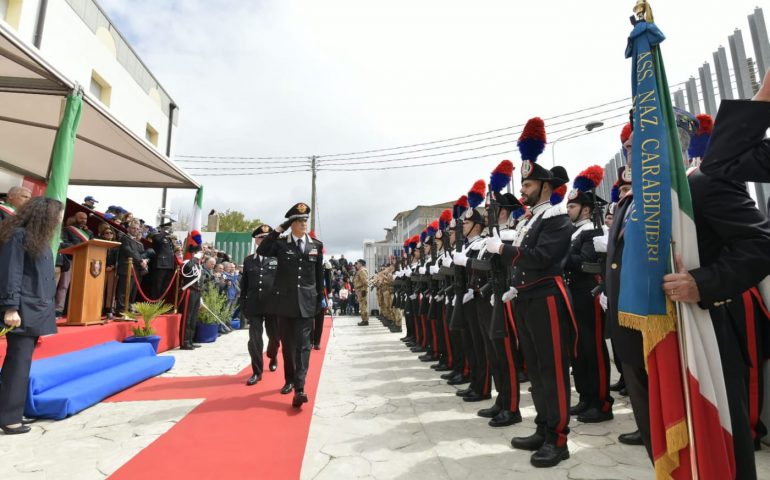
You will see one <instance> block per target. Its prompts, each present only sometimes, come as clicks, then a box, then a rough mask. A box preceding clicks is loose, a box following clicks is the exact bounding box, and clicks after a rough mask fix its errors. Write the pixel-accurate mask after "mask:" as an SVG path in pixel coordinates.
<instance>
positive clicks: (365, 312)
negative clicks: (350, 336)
mask: <svg viewBox="0 0 770 480" xmlns="http://www.w3.org/2000/svg"><path fill="white" fill-rule="evenodd" d="M353 288H355V289H356V296H357V297H358V308H359V310H360V311H361V321H360V322H358V325H359V326H360V327H364V326H366V325H369V272H367V271H366V262H365V261H364V260H358V261H357V262H356V274H355V276H354V277H353Z"/></svg>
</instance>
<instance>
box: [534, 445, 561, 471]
mask: <svg viewBox="0 0 770 480" xmlns="http://www.w3.org/2000/svg"><path fill="white" fill-rule="evenodd" d="M568 458H569V450H568V449H567V446H566V445H565V446H563V447H557V446H556V445H554V444H552V443H544V444H543V446H542V447H540V449H539V450H538V451H537V452H535V453H533V454H532V456H531V457H529V463H531V464H532V465H533V466H535V467H537V468H548V467H555V466H556V465H558V464H559V462H561V461H562V460H566V459H568Z"/></svg>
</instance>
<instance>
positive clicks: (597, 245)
mask: <svg viewBox="0 0 770 480" xmlns="http://www.w3.org/2000/svg"><path fill="white" fill-rule="evenodd" d="M609 237H610V236H609V234H607V235H602V236H601V237H594V250H596V253H607V242H608V241H609Z"/></svg>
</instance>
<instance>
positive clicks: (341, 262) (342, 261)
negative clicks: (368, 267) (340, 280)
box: [339, 255, 348, 271]
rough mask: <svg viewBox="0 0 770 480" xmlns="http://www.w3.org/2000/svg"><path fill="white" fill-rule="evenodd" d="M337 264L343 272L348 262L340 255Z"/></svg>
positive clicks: (346, 268)
mask: <svg viewBox="0 0 770 480" xmlns="http://www.w3.org/2000/svg"><path fill="white" fill-rule="evenodd" d="M339 264H340V267H341V268H342V270H343V271H347V270H348V260H347V259H346V258H345V255H340V260H339Z"/></svg>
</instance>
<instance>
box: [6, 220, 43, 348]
mask: <svg viewBox="0 0 770 480" xmlns="http://www.w3.org/2000/svg"><path fill="white" fill-rule="evenodd" d="M25 234H26V231H25V230H24V229H23V228H17V229H16V230H14V232H13V234H12V235H11V237H10V238H9V239H8V241H7V242H6V243H5V244H3V245H0V265H2V266H3V267H2V268H0V314H5V311H6V310H17V311H18V312H19V316H20V317H21V326H20V327H17V328H15V329H14V330H13V334H17V335H26V336H32V337H36V336H40V335H50V334H52V333H56V313H55V310H54V296H55V295H56V283H55V282H54V268H53V267H54V265H53V258H52V257H51V250H50V249H48V248H45V249H44V251H43V253H41V254H40V256H38V257H33V256H31V255H29V254H27V252H26V251H25V250H24V246H23V242H24V235H25Z"/></svg>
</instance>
